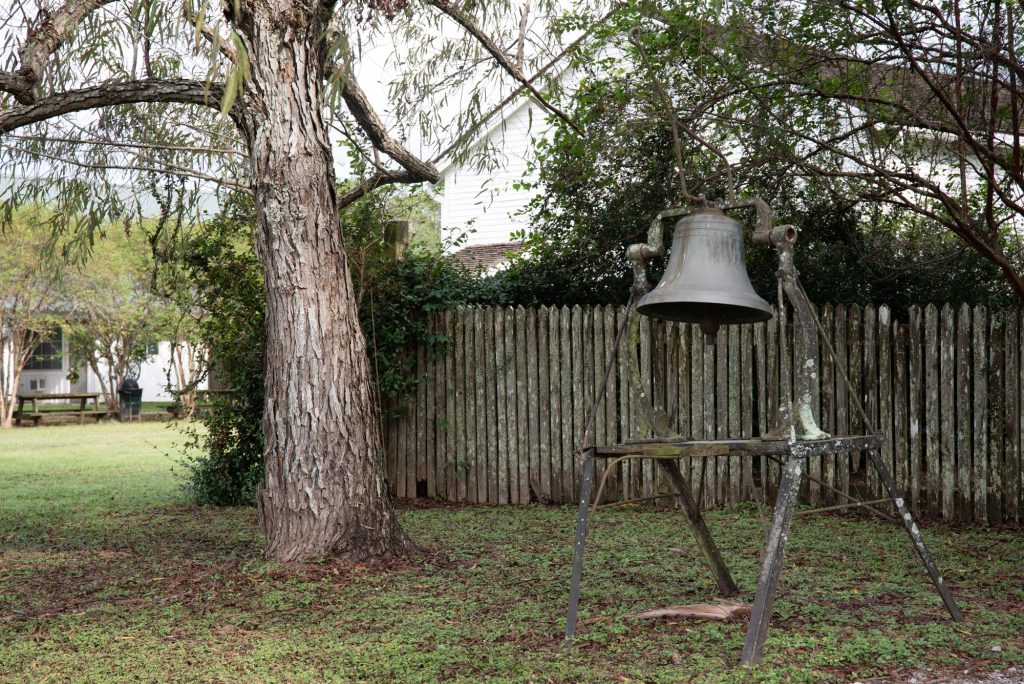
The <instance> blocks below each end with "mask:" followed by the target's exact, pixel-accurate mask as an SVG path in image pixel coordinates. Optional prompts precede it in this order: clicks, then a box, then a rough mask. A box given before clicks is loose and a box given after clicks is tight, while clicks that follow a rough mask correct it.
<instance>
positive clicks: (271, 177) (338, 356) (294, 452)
mask: <svg viewBox="0 0 1024 684" xmlns="http://www.w3.org/2000/svg"><path fill="white" fill-rule="evenodd" d="M243 7H245V8H246V10H245V16H244V17H240V18H238V20H239V27H240V29H241V33H242V35H243V36H244V39H245V42H246V47H247V49H248V51H249V59H250V63H251V68H252V79H251V82H250V83H249V84H247V90H246V97H247V98H251V99H252V102H251V103H250V104H251V106H250V107H248V108H247V109H249V110H251V111H253V112H254V113H253V114H250V115H249V116H248V118H247V119H246V120H245V121H243V122H241V126H242V128H243V129H244V132H245V135H246V138H247V140H248V144H249V153H250V157H249V159H250V165H251V170H252V183H253V190H254V192H255V197H256V206H257V208H258V232H257V235H256V251H257V254H258V256H259V259H260V261H261V263H262V265H263V272H264V276H265V280H266V296H267V309H266V321H267V348H266V362H265V363H266V366H265V369H264V373H265V378H266V380H265V385H266V405H265V408H264V415H263V431H264V436H265V440H266V447H265V451H264V458H265V463H266V481H265V484H264V487H263V488H262V489H261V491H260V494H259V507H260V514H261V518H262V521H263V527H264V530H265V533H266V538H267V556H268V557H269V558H272V559H275V560H280V561H305V560H310V559H312V558H315V557H317V556H321V555H324V554H335V555H338V556H341V557H343V558H346V559H349V560H366V559H373V558H390V557H398V556H402V555H405V554H406V553H408V551H409V550H410V549H411V547H412V545H411V543H410V542H409V541H408V540H407V538H406V537H405V535H404V534H403V533H402V531H401V528H400V527H399V525H398V521H397V519H396V516H395V512H394V508H393V507H392V504H391V498H390V495H389V493H388V487H387V482H386V481H385V478H384V459H383V445H382V442H381V434H380V425H379V422H378V419H377V412H376V407H375V404H374V401H373V394H372V391H371V386H370V382H371V378H370V373H369V362H368V359H367V355H366V342H365V339H364V337H363V334H362V331H361V330H360V327H359V320H358V317H357V311H356V304H355V298H354V293H353V288H352V280H351V277H350V274H349V270H348V266H347V263H346V257H345V250H344V247H343V245H342V239H341V227H340V223H339V217H338V210H337V198H336V196H335V188H334V183H335V178H334V170H333V164H332V158H331V150H330V143H329V140H328V136H327V128H326V126H325V123H324V121H323V118H322V116H321V111H322V107H323V102H322V97H321V95H322V93H321V84H322V82H323V80H322V74H323V69H324V65H323V56H322V54H320V50H323V42H322V32H323V24H322V21H321V20H320V19H319V18H317V17H316V16H311V15H310V14H309V10H308V9H307V7H308V6H307V5H304V4H298V5H293V4H292V3H291V2H289V0H269V1H268V0H264V1H263V2H249V3H245V4H243Z"/></svg>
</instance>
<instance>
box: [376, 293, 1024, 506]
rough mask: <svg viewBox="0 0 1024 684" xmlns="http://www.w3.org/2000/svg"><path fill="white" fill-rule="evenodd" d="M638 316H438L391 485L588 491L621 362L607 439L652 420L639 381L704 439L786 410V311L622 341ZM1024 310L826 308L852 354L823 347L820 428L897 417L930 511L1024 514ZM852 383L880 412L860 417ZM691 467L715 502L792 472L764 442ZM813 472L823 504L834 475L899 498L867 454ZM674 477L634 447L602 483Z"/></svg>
mask: <svg viewBox="0 0 1024 684" xmlns="http://www.w3.org/2000/svg"><path fill="white" fill-rule="evenodd" d="M624 315H625V310H624V309H623V308H622V307H617V306H594V307H580V306H574V307H571V308H570V307H539V308H530V309H525V308H522V307H519V308H515V309H512V308H497V307H494V308H480V307H471V308H461V309H457V310H452V311H447V312H443V313H439V314H435V315H432V316H431V318H430V321H429V324H430V327H431V330H432V331H433V332H434V333H435V334H437V335H440V336H443V337H444V338H446V339H448V344H447V345H446V346H445V348H444V349H442V350H440V351H438V350H437V349H427V348H420V349H416V350H414V351H413V353H414V354H415V355H416V377H417V378H418V379H419V380H418V382H417V383H416V385H415V390H414V392H413V394H414V396H413V397H412V400H411V401H408V402H404V403H392V404H391V405H389V406H386V407H385V416H386V418H385V420H384V436H385V443H386V447H387V473H388V480H389V483H390V486H391V488H392V493H393V494H395V495H397V496H401V497H417V496H420V497H423V496H426V497H438V498H443V499H448V500H453V501H466V502H475V503H489V504H524V503H528V502H531V501H541V502H554V503H568V502H573V501H574V500H575V496H576V492H577V491H578V474H579V469H580V464H579V463H578V462H577V460H576V459H575V458H574V455H573V452H574V450H575V449H577V448H578V446H579V444H580V440H581V436H582V433H583V430H584V423H585V421H586V418H587V415H588V413H589V412H590V409H591V407H592V406H593V405H594V401H595V397H596V396H597V394H598V393H599V385H600V382H601V380H602V378H603V376H604V369H605V367H606V364H607V363H609V362H611V363H612V364H613V372H612V373H611V375H610V377H609V381H608V387H607V392H606V394H605V396H604V398H603V399H602V400H601V403H600V404H599V410H598V411H597V414H596V421H595V425H594V437H595V441H596V443H598V444H612V443H617V442H622V441H624V440H626V439H630V438H643V437H650V436H652V435H651V434H649V431H648V428H647V427H646V422H645V421H644V420H643V419H642V418H641V410H640V405H639V399H638V392H640V391H643V392H645V393H647V396H648V397H650V398H651V401H652V403H653V404H654V405H655V406H656V407H660V408H661V409H662V410H664V411H665V412H666V415H667V417H668V423H669V424H668V427H669V428H670V429H671V430H672V431H674V432H675V433H678V434H680V435H684V436H689V437H692V438H694V439H722V438H730V437H751V436H756V435H759V434H762V433H764V432H766V431H767V430H768V429H770V428H771V427H772V426H774V425H775V424H776V419H777V416H778V409H777V407H778V406H779V403H780V398H781V397H783V396H785V395H784V394H783V393H784V392H787V391H791V388H792V379H791V377H789V375H788V374H787V373H786V371H787V370H789V369H792V368H793V367H794V364H793V363H789V364H782V363H780V352H779V343H778V342H779V340H778V326H777V324H776V323H775V321H769V322H767V323H764V324H758V325H745V326H727V327H723V328H722V329H721V331H720V332H719V334H718V338H717V340H716V342H715V343H714V344H713V345H711V346H705V344H704V340H703V337H702V335H701V333H700V330H699V328H697V327H696V326H690V325H686V324H675V323H666V322H663V321H653V320H650V319H646V318H641V325H640V335H639V339H638V340H634V339H631V338H630V337H629V334H628V332H627V335H626V336H625V338H624V343H623V344H622V345H621V346H620V347H619V349H618V350H616V349H615V345H614V339H615V333H616V331H617V329H618V326H619V323H620V322H621V320H622V319H623V316H624ZM1021 316H1022V311H1021V310H1020V309H1017V308H1013V309H999V310H994V311H987V310H986V309H984V308H982V307H976V308H973V309H972V308H970V307H967V306H961V307H952V306H949V305H946V306H943V307H941V308H937V307H935V306H933V305H929V306H927V307H925V308H924V309H921V308H918V307H913V308H911V309H910V311H909V315H908V317H907V319H906V320H899V321H897V320H895V317H894V316H893V315H892V314H891V312H890V310H889V309H888V307H885V306H881V307H878V308H877V309H876V308H875V307H871V306H868V307H865V308H861V307H857V306H852V307H849V308H846V307H843V306H836V307H833V306H825V307H822V308H821V310H820V318H821V322H822V325H823V327H824V329H825V331H826V337H827V339H828V340H829V343H830V345H831V346H832V348H833V349H834V351H835V353H836V356H837V357H838V361H836V360H834V359H833V357H832V356H831V355H830V354H829V352H828V351H827V348H826V345H822V346H821V350H820V353H821V355H820V359H821V367H820V383H819V386H818V391H817V393H816V396H815V397H814V404H815V407H816V409H817V410H816V415H817V416H818V417H819V423H820V425H821V427H823V428H824V429H825V430H827V431H829V432H831V433H833V434H839V435H845V434H861V433H864V432H868V431H871V430H874V429H877V430H880V431H881V432H883V433H884V435H885V447H884V452H883V457H884V458H885V461H886V463H888V464H889V466H890V468H891V469H892V471H893V474H894V476H895V478H896V480H897V482H898V484H899V485H900V487H901V488H902V489H903V491H904V492H905V495H906V496H907V498H908V499H909V500H910V502H911V504H912V507H913V509H914V511H915V513H917V514H918V515H926V516H933V517H938V516H941V517H943V518H945V519H947V520H964V521H976V522H1004V521H1019V520H1020V518H1021V511H1022V505H1024V502H1022V501H1021V495H1022V492H1024V471H1022V468H1021V454H1022V446H1024V445H1022V444H1021V438H1022V436H1024V429H1022V427H1024V426H1022V421H1024V412H1022V410H1021V409H1022V407H1024V380H1022V373H1024V349H1022V346H1021V344H1020V342H1021V331H1022V320H1021ZM789 319H790V320H792V316H790V317H789ZM790 332H791V331H790ZM634 347H635V348H636V351H635V353H634V351H633V348H634ZM790 349H792V346H791V345H790ZM634 357H635V358H636V359H637V363H634V361H633V358H634ZM794 361H795V360H794ZM635 366H639V368H635ZM634 370H636V371H638V372H636V373H634ZM790 372H791V371H790ZM843 372H845V373H846V374H847V375H848V377H849V380H850V384H851V385H852V388H853V392H852V394H853V396H851V392H850V391H848V390H847V387H846V384H845V383H844V382H843V380H842V373H843ZM854 397H860V400H861V402H862V405H863V407H864V410H865V411H866V413H867V416H868V418H869V421H870V422H871V423H873V425H867V426H866V425H864V424H863V420H862V418H861V416H860V413H859V412H858V411H857V410H856V408H855V406H854V404H853V400H854ZM684 467H686V468H689V469H690V476H691V483H692V485H693V487H694V494H695V496H698V497H699V500H700V501H701V503H702V505H704V506H718V505H722V504H726V503H730V502H735V501H743V500H751V499H763V498H764V499H768V500H770V497H771V496H772V495H773V493H774V486H775V484H776V483H777V479H778V467H777V465H776V464H773V463H771V462H769V461H765V460H764V459H762V458H760V457H758V458H754V457H750V456H741V455H734V456H722V457H717V458H710V459H693V461H692V462H691V463H686V464H684ZM809 474H810V476H811V477H812V478H813V479H814V480H817V481H819V482H814V481H808V482H807V483H806V484H805V489H804V492H803V496H804V497H805V500H806V501H807V502H808V503H811V504H814V505H819V506H820V505H833V504H839V503H843V501H844V500H843V498H842V497H841V496H840V495H839V494H837V493H836V490H838V491H839V492H843V493H845V494H853V495H854V496H858V497H859V498H866V499H877V498H881V497H882V496H884V494H883V493H882V491H881V486H880V483H879V482H878V479H877V477H876V476H875V474H874V471H873V469H870V468H866V467H865V458H864V454H861V453H851V454H842V455H836V456H827V457H821V458H815V459H812V460H811V463H810V467H809ZM667 491H670V490H669V488H668V486H667V483H666V482H664V481H663V480H662V477H661V474H660V472H659V471H658V469H657V468H655V467H654V465H653V464H652V463H651V462H650V461H646V462H640V461H633V462H625V463H622V464H620V465H619V466H617V467H616V468H615V470H614V472H613V473H612V474H611V477H610V479H609V486H608V487H607V488H606V496H605V499H607V500H632V499H641V498H644V497H651V496H654V495H656V494H659V493H662V492H667ZM663 501H665V500H663Z"/></svg>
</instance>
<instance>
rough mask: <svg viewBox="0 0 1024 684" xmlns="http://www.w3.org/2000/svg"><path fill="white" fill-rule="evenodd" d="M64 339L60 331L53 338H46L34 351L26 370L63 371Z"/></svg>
mask: <svg viewBox="0 0 1024 684" xmlns="http://www.w3.org/2000/svg"><path fill="white" fill-rule="evenodd" d="M63 348H64V338H63V336H62V335H61V331H60V330H59V329H58V330H57V332H56V333H55V334H54V335H53V337H50V338H45V339H43V340H41V341H40V342H39V344H37V345H36V348H35V349H33V350H32V355H31V356H29V357H28V363H26V364H25V370H62V369H63V368H64V364H63V359H62V356H63V355H62V353H61V350H62V349H63Z"/></svg>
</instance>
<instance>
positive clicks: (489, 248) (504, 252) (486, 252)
mask: <svg viewBox="0 0 1024 684" xmlns="http://www.w3.org/2000/svg"><path fill="white" fill-rule="evenodd" d="M523 249H524V247H523V244H522V243H521V242H492V243H490V244H486V245H469V246H468V247H463V248H462V249H460V250H459V251H458V252H455V253H453V254H452V255H451V257H450V258H452V259H454V260H455V261H457V262H459V263H460V264H462V265H463V266H465V267H466V268H468V269H469V270H471V271H485V272H486V271H490V270H492V269H494V268H496V267H498V266H501V265H503V264H505V263H507V262H508V260H509V259H510V258H511V257H513V256H514V255H516V254H519V253H520V252H522V251H523Z"/></svg>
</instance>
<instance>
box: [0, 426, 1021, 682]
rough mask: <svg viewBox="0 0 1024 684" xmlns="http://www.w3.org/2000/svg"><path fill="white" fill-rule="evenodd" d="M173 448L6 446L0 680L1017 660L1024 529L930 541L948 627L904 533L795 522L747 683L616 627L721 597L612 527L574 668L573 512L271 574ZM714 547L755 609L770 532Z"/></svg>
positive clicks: (747, 511)
mask: <svg viewBox="0 0 1024 684" xmlns="http://www.w3.org/2000/svg"><path fill="white" fill-rule="evenodd" d="M180 441H181V437H180V435H179V433H177V432H176V431H175V430H174V428H173V427H168V426H166V425H162V424H152V423H149V424H146V423H143V424H129V425H120V424H105V425H99V426H96V425H86V426H74V427H53V428H38V429H22V430H7V431H0V483H3V492H2V493H0V680H2V681H5V682H7V681H10V682H40V681H114V680H130V681H151V682H169V681H181V682H192V681H211V682H213V681H226V682H236V681H289V682H300V681H323V680H334V681H353V682H361V681H366V682H390V681H400V682H405V681H410V682H412V681H422V682H433V681H445V680H452V681H464V682H478V681H508V682H528V681H535V682H547V681H551V682H568V681H581V682H605V681H607V682H614V681H643V682H679V681H709V682H712V681H808V682H819V681H848V680H853V679H856V678H862V679H863V678H868V677H877V676H888V677H891V678H892V681H905V680H906V679H907V678H908V676H909V672H910V671H911V670H914V669H919V668H933V669H936V670H937V671H950V670H952V669H954V668H955V669H957V670H963V669H971V670H972V671H984V670H988V669H1007V668H1009V667H1012V666H1014V665H1018V664H1020V663H1021V662H1022V660H1024V636H1022V634H1024V533H1022V532H1021V530H1019V529H999V530H989V529H981V528H967V529H957V528H954V527H950V526H943V525H939V524H936V523H929V524H927V525H925V527H926V532H925V533H926V539H927V541H928V542H929V544H930V545H931V547H932V551H933V553H934V555H935V556H936V558H937V559H938V561H939V563H940V564H941V566H942V568H943V571H944V574H945V577H946V579H947V581H948V582H949V584H950V586H951V587H952V589H953V591H954V594H955V595H956V597H957V599H958V600H959V602H960V605H961V607H962V609H963V611H964V614H965V616H966V622H964V623H961V624H953V623H951V622H949V621H948V620H947V619H946V617H945V616H944V613H943V608H942V605H941V603H940V601H939V599H938V597H937V596H936V595H935V593H934V591H933V590H932V588H931V585H930V584H928V582H927V580H926V578H925V576H924V575H923V573H922V572H921V570H920V568H919V565H918V564H917V561H916V559H915V558H914V557H913V556H912V555H911V553H910V546H909V543H908V542H907V540H906V539H905V537H904V534H903V531H902V529H900V528H898V527H895V526H893V525H890V524H888V523H884V522H875V521H874V520H869V519H867V518H856V517H852V516H845V517H840V516H827V517H818V516H810V517H800V518H798V519H797V521H796V522H795V524H794V528H793V531H792V533H791V534H790V553H789V554H788V556H787V567H786V572H785V573H784V575H783V579H782V584H781V594H780V596H779V599H778V601H777V602H776V610H775V621H774V623H773V628H772V631H771V632H770V635H769V639H768V644H767V649H766V658H765V662H764V663H763V664H762V665H760V666H758V667H755V668H750V669H747V668H741V667H739V666H737V665H736V660H737V659H738V657H739V652H740V648H741V645H742V641H743V634H744V629H745V625H744V624H742V623H712V622H695V621H690V620H663V621H657V622H638V621H633V620H627V619H624V618H622V615H623V614H624V613H627V612H630V611H634V610H638V609H642V608H649V607H654V606H659V605H668V604H679V603H693V602H703V601H706V600H707V599H708V598H709V596H710V595H711V594H712V592H713V591H714V584H713V582H712V580H711V577H710V575H709V573H708V572H707V571H706V570H705V567H704V565H703V563H702V560H701V557H700V555H699V551H698V550H697V549H696V548H695V546H694V544H693V543H692V542H691V540H690V539H689V537H688V536H687V535H686V534H685V530H684V528H683V527H682V521H681V519H680V516H679V515H678V514H675V513H672V512H667V511H651V510H644V509H632V510H614V511H608V512H604V511H602V512H601V513H600V514H599V516H598V522H597V524H596V527H595V529H594V532H593V535H592V544H591V545H590V547H589V548H590V549H591V553H589V555H588V559H587V575H586V577H585V583H584V596H583V608H584V613H583V618H584V621H585V623H584V624H583V625H582V626H581V629H580V639H579V646H578V647H576V648H573V649H566V648H564V647H563V646H562V644H561V641H560V633H561V631H562V629H563V618H564V610H565V601H566V593H567V586H568V572H569V560H570V558H569V554H570V549H571V542H572V535H573V530H574V518H575V515H574V511H573V510H571V509H569V508H564V507H562V508H556V507H541V506H530V507H525V508H494V507H457V506H440V505H435V506H405V507H404V508H403V510H402V511H401V517H402V522H403V524H404V525H405V527H406V529H407V530H408V531H409V532H410V533H411V534H412V535H413V536H414V537H415V538H416V539H418V540H419V541H420V542H422V543H423V544H424V545H425V547H426V550H425V552H424V554H423V555H422V557H420V558H417V559H415V560H413V561H410V562H407V563H404V564H401V565H398V566H394V567H388V568H380V567H363V566H358V567H351V566H348V567H346V566H341V565H338V564H336V563H334V562H332V561H331V560H324V561H323V562H321V563H317V564H313V565H310V566H306V567H282V566H280V565H276V564H272V563H267V562H265V561H263V560H262V559H261V556H260V551H261V535H260V532H259V530H258V528H257V519H256V512H255V511H254V510H252V509H247V508H237V509H201V508H196V507H193V506H189V505H187V504H186V502H185V501H184V499H183V497H182V494H181V492H180V490H179V486H178V482H177V481H176V479H175V477H174V475H173V474H172V469H173V467H174V464H175V460H176V458H177V453H178V452H177V450H178V447H177V446H176V444H177V443H179V442H180ZM709 524H710V526H711V527H712V530H713V532H715V533H716V535H717V538H718V540H719V543H720V545H721V546H722V548H723V552H724V554H725V557H726V559H727V561H729V562H730V564H731V565H732V567H733V571H734V574H735V575H736V578H737V581H738V582H739V583H740V585H741V587H742V588H744V589H745V590H746V591H747V593H746V594H745V596H744V597H743V598H744V599H745V600H750V598H751V597H752V596H751V593H750V592H751V590H752V589H753V587H754V585H755V581H756V574H757V571H758V567H759V560H760V549H761V546H762V540H763V536H764V532H763V529H762V526H761V521H760V517H759V516H758V514H757V509H756V508H754V507H739V508H736V509H730V510H726V511H715V512H712V513H711V514H710V515H709ZM994 648H995V649H997V650H993V649H994Z"/></svg>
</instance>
